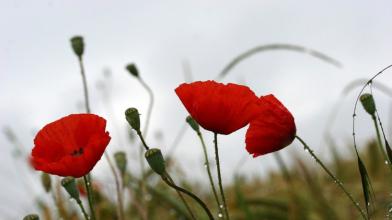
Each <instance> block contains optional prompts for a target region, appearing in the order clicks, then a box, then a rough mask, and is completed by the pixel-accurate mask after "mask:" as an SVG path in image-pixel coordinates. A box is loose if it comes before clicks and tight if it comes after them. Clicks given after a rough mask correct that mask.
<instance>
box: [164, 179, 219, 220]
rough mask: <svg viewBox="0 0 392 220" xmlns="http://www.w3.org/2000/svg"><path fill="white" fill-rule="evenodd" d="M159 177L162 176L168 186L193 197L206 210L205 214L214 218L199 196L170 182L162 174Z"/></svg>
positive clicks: (211, 218)
mask: <svg viewBox="0 0 392 220" xmlns="http://www.w3.org/2000/svg"><path fill="white" fill-rule="evenodd" d="M161 177H162V180H163V181H164V182H165V183H166V184H167V185H169V186H170V187H172V188H173V189H175V190H178V191H180V192H183V193H185V194H186V195H188V196H189V197H191V198H192V199H194V200H195V201H196V202H197V203H198V204H199V205H200V206H201V207H202V208H203V210H204V211H205V212H206V214H207V215H208V218H209V219H210V220H214V217H213V216H212V214H211V212H210V210H209V209H208V207H207V205H206V204H205V203H204V202H203V201H202V200H201V199H200V198H199V197H197V196H196V195H195V194H193V193H191V192H189V191H188V190H186V189H183V188H181V187H179V186H177V185H175V184H174V183H172V182H170V180H169V179H168V177H167V176H165V175H162V176H161Z"/></svg>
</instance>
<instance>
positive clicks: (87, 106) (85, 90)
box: [78, 56, 91, 113]
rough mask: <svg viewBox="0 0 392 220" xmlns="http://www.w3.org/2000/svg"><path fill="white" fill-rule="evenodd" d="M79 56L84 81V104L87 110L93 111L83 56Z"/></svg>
mask: <svg viewBox="0 0 392 220" xmlns="http://www.w3.org/2000/svg"><path fill="white" fill-rule="evenodd" d="M78 58H79V66H80V74H81V75H82V81H83V92H84V104H85V107H86V112H87V113H91V108H90V101H89V96H88V87H87V79H86V74H85V70H84V65H83V59H82V56H78Z"/></svg>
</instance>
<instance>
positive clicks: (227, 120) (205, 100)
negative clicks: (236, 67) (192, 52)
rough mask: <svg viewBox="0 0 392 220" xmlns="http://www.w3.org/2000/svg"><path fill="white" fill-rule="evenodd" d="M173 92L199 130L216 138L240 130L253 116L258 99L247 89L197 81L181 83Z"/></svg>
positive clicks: (231, 84)
mask: <svg viewBox="0 0 392 220" xmlns="http://www.w3.org/2000/svg"><path fill="white" fill-rule="evenodd" d="M175 92H176V94H177V96H178V97H179V98H180V100H181V102H182V103H183V104H184V106H185V108H186V109H187V111H188V112H189V114H190V115H191V116H192V118H194V119H195V120H196V121H197V122H198V123H199V124H200V126H202V127H203V128H204V129H206V130H209V131H212V132H215V133H218V134H230V133H232V132H234V131H236V130H238V129H240V128H242V127H244V126H245V125H247V124H248V123H249V121H250V119H251V118H252V117H253V116H254V115H255V113H256V112H255V111H254V109H255V107H254V105H256V101H257V100H258V98H257V96H256V95H255V94H254V93H253V91H252V90H250V89H249V88H248V87H247V86H242V85H237V84H233V83H229V84H227V85H225V84H222V83H217V82H215V81H205V82H201V81H197V82H193V83H189V84H188V83H183V84H181V85H180V86H179V87H177V88H176V89H175Z"/></svg>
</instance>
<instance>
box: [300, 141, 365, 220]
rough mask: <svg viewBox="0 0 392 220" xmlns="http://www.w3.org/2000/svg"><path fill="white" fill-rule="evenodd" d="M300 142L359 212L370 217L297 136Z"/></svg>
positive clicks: (363, 216)
mask: <svg viewBox="0 0 392 220" xmlns="http://www.w3.org/2000/svg"><path fill="white" fill-rule="evenodd" d="M295 137H296V138H297V139H298V141H299V142H301V144H302V145H303V146H304V148H305V150H307V151H308V152H309V154H310V155H311V156H312V157H313V158H314V159H315V160H316V162H317V163H318V164H319V165H320V166H321V167H322V168H323V169H324V171H325V172H326V173H327V174H328V175H329V176H330V177H331V178H332V179H333V181H334V182H335V183H336V184H337V185H338V186H339V188H340V189H341V190H342V191H343V192H344V194H346V196H347V197H348V198H349V199H350V200H351V202H352V203H353V205H354V206H355V208H357V210H358V211H359V213H360V214H361V215H362V218H363V219H368V218H367V216H366V214H365V212H364V211H363V210H362V208H361V207H360V206H359V202H357V201H356V200H355V199H354V198H353V196H352V195H351V193H349V192H348V191H347V189H346V188H345V187H344V185H343V183H342V182H341V181H340V180H338V179H337V178H336V177H335V176H334V175H333V174H332V172H331V171H329V169H328V168H327V167H326V166H325V165H324V164H323V163H322V162H321V160H320V159H319V158H318V157H317V156H316V155H315V154H314V152H313V150H312V149H311V148H310V147H309V146H308V145H307V144H306V143H305V141H304V140H302V139H301V138H300V137H298V136H295Z"/></svg>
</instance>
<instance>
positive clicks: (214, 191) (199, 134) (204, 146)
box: [197, 131, 222, 211]
mask: <svg viewBox="0 0 392 220" xmlns="http://www.w3.org/2000/svg"><path fill="white" fill-rule="evenodd" d="M197 136H199V139H200V142H201V145H202V146H203V152H204V160H205V166H206V169H207V173H208V179H209V180H210V185H211V189H212V192H213V193H214V197H215V201H216V203H217V204H218V209H219V210H220V211H222V208H221V206H220V202H219V197H218V193H217V192H216V189H215V183H214V179H213V178H212V175H211V168H210V162H209V161H208V154H207V147H206V144H205V142H204V138H203V136H202V134H201V132H200V131H198V132H197Z"/></svg>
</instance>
